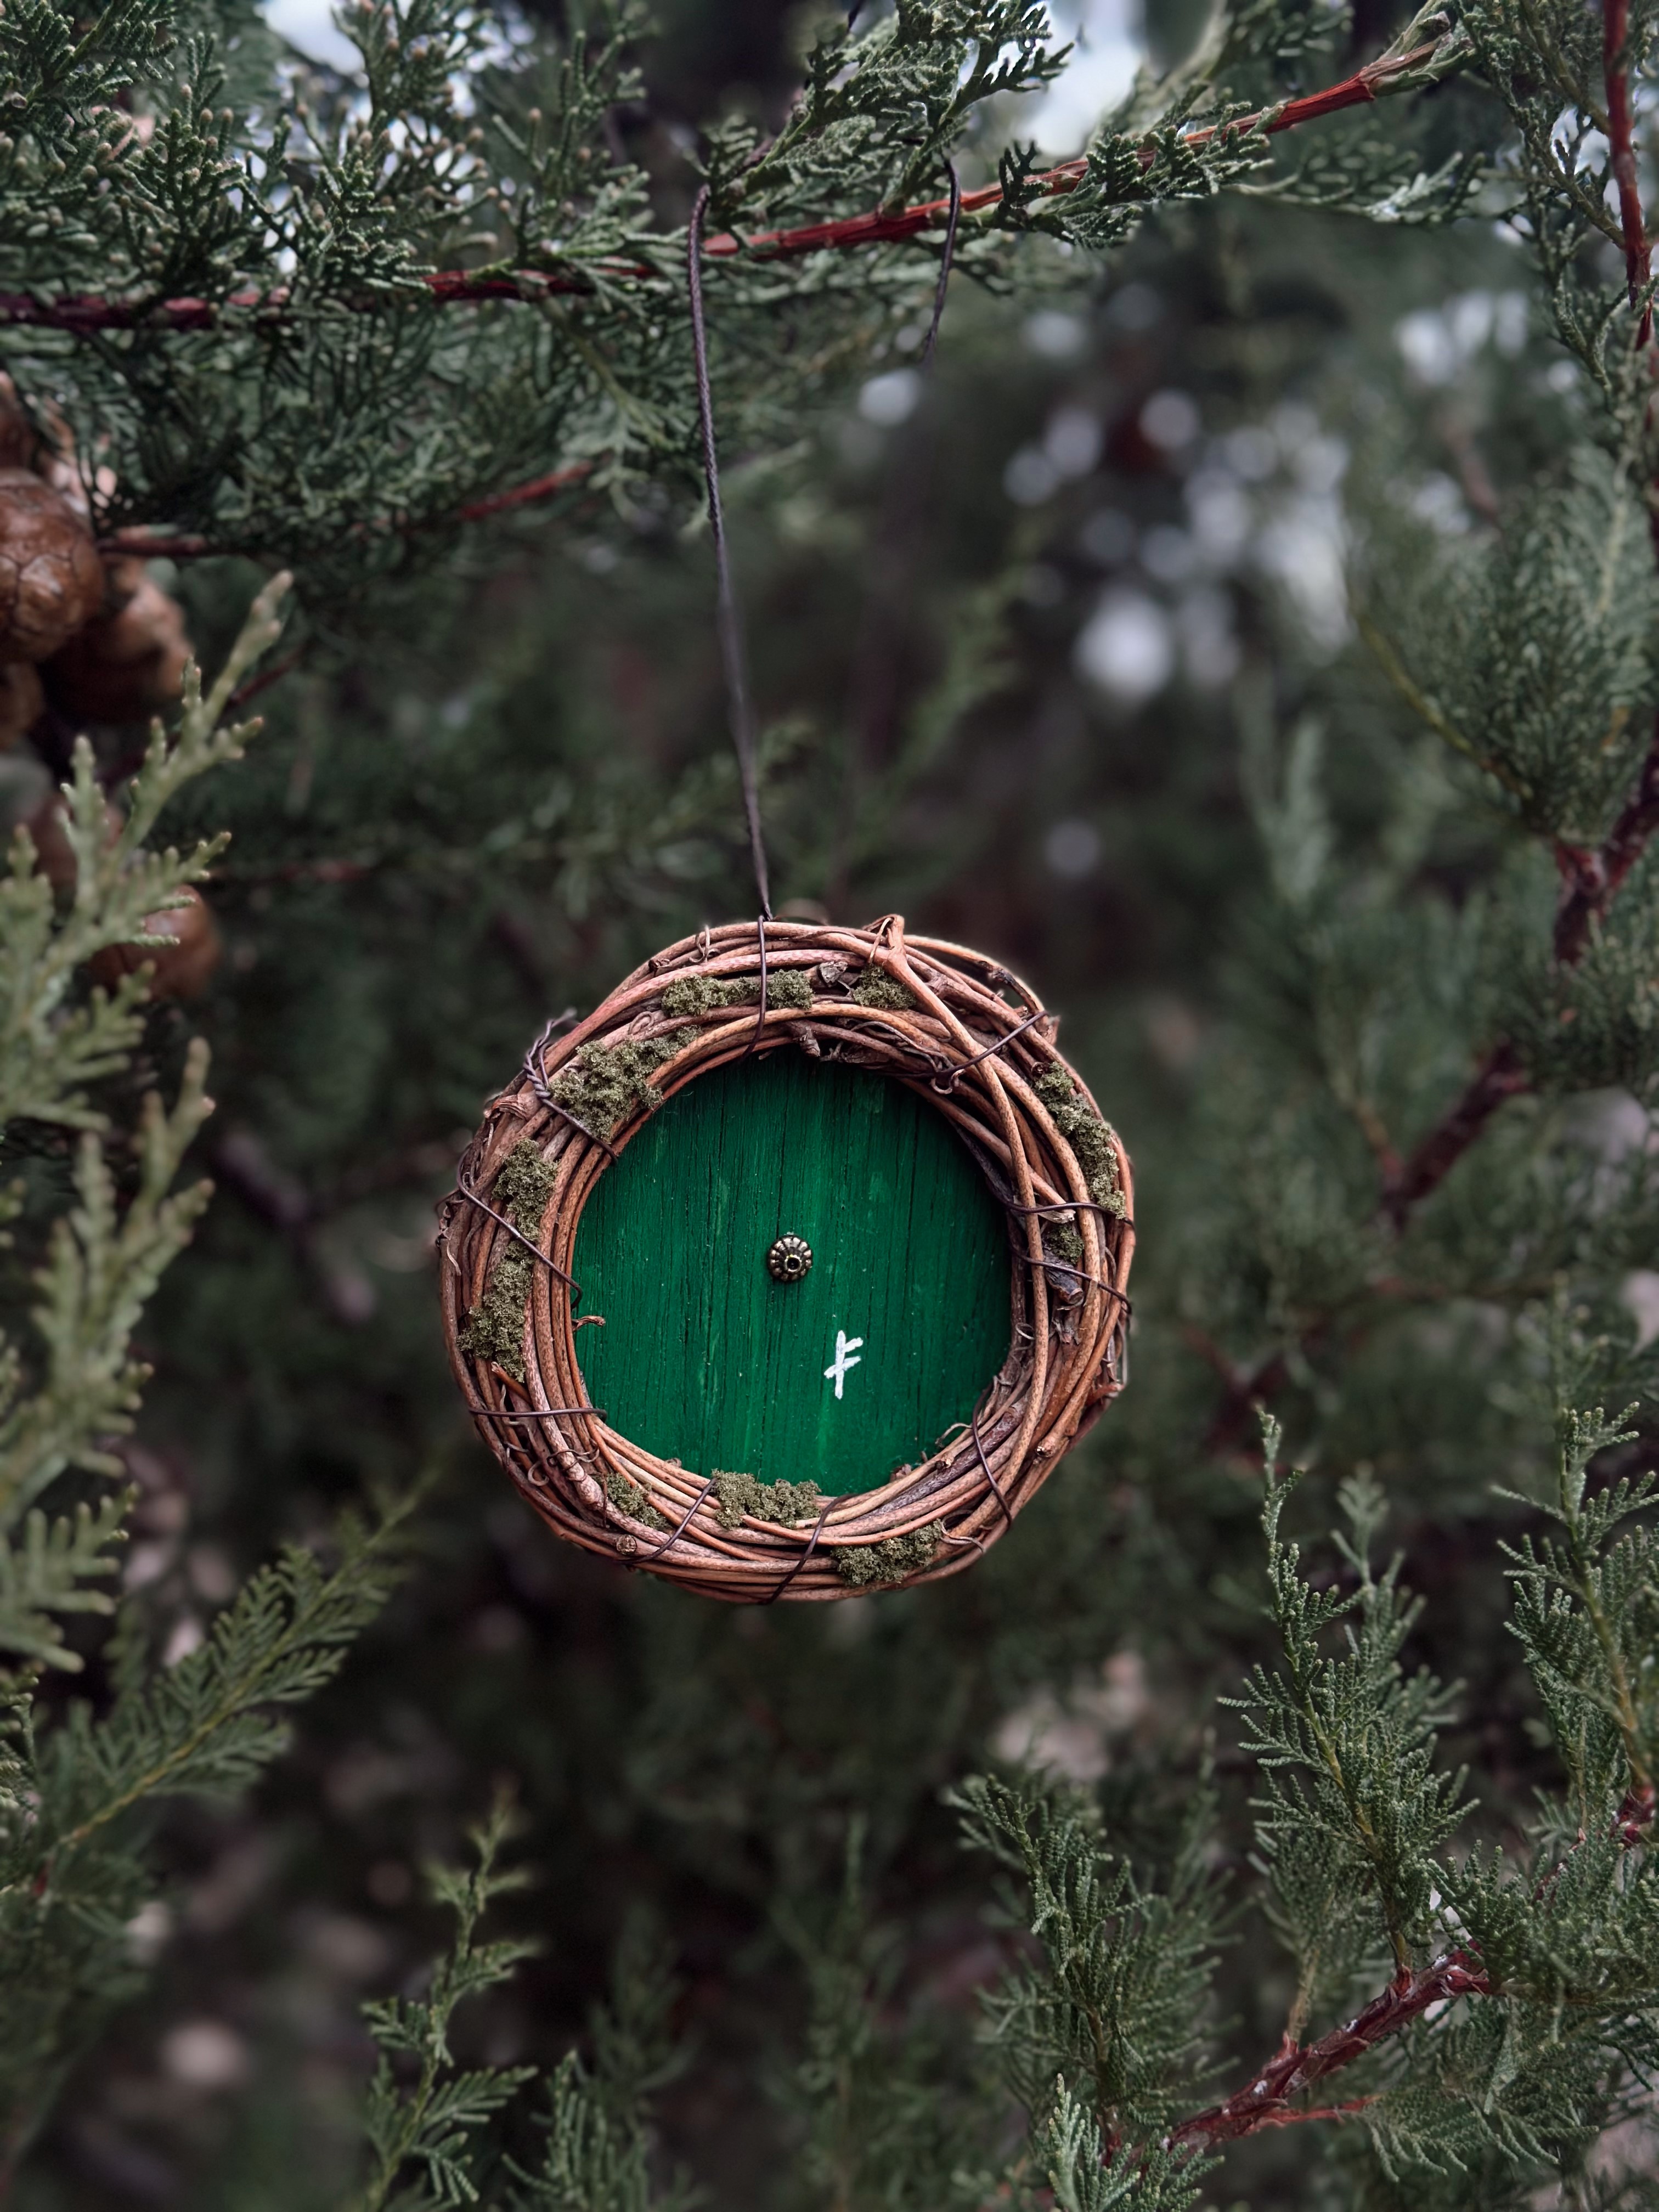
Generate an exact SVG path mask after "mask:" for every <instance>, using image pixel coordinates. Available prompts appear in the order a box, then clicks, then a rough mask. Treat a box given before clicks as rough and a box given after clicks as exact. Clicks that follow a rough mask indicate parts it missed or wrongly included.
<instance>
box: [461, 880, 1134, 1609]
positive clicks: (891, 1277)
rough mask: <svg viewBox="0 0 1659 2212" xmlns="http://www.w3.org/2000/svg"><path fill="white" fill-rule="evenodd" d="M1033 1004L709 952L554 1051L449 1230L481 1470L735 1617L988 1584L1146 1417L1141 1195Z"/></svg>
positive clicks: (1015, 989)
mask: <svg viewBox="0 0 1659 2212" xmlns="http://www.w3.org/2000/svg"><path fill="white" fill-rule="evenodd" d="M1056 1026H1057V1025H1056V1024H1055V1021H1054V1018H1053V1017H1052V1016H1051V1015H1049V1014H1048V1013H1047V1012H1045V1011H1044V1009H1043V1007H1042V1004H1041V1003H1040V1001H1039V1000H1037V999H1036V996H1035V994H1033V993H1032V992H1031V991H1030V989H1028V988H1027V987H1026V986H1025V985H1024V984H1023V983H1021V982H1019V981H1018V980H1017V979H1016V978H1015V977H1013V976H1012V975H1009V974H1008V973H1007V972H1006V969H1002V968H1000V967H999V966H998V965H997V964H996V963H994V962H993V961H991V960H988V959H987V958H985V957H983V956H981V954H979V953H976V952H972V951H966V950H964V949H963V947H961V946H958V945H947V944H943V943H939V942H938V941H936V940H934V939H927V938H916V939H907V937H906V935H905V933H904V925H903V922H902V919H901V918H900V917H899V916H897V915H890V916H888V917H887V918H886V919H885V920H884V921H879V922H878V923H876V924H874V925H873V926H872V927H869V928H865V929H855V928H838V927H829V926H823V927H820V926H817V925H815V924H806V923H793V922H782V921H763V922H760V923H755V922H737V923H732V924H730V925H728V926H727V927H723V928H720V929H713V930H705V931H703V932H702V933H701V934H700V935H699V936H696V937H693V938H687V939H683V940H682V941H681V942H680V943H679V944H678V945H671V946H670V947H669V948H668V949H667V950H666V951H663V952H659V953H658V954H657V955H656V956H655V957H653V959H652V960H650V961H648V962H647V963H646V965H645V966H644V967H642V968H640V969H635V972H634V974H633V975H630V976H629V977H628V978H627V980H626V981H624V982H623V983H622V984H621V985H619V986H618V987H617V989H616V990H615V991H614V992H613V993H612V994H611V996H610V998H608V999H607V1000H605V1003H604V1004H603V1005H602V1006H599V1008H598V1009H597V1011H596V1012H593V1013H592V1014H591V1015H590V1016H589V1017H588V1018H587V1019H586V1020H585V1021H583V1022H580V1023H579V1024H576V1025H575V1026H574V1028H570V1029H568V1030H564V1032H563V1033H562V1034H556V1030H557V1029H558V1025H557V1024H553V1025H550V1028H549V1030H547V1031H546V1032H544V1035H543V1036H542V1037H541V1038H540V1039H538V1042H537V1043H536V1044H535V1046H533V1047H532V1050H531V1052H530V1054H529V1055H528V1057H527V1058H526V1061H525V1064H524V1066H523V1068H522V1070H521V1072H520V1075H519V1076H518V1078H517V1079H516V1080H515V1081H514V1082H513V1084H511V1085H508V1087H507V1089H506V1090H504V1091H502V1092H501V1094H500V1096H499V1097H496V1098H495V1099H494V1100H493V1101H492V1102H491V1103H490V1105H489V1109H488V1110H487V1112H486V1115H485V1117H484V1121H483V1126H482V1127H480V1129H479V1130H478V1132H477V1135H476V1136H475V1137H474V1139H473V1140H472V1143H471V1146H469V1147H468V1149H467V1152H466V1153H465V1156H464V1158H463V1159H462V1161H461V1163H460V1167H459V1176H458V1182H457V1188H456V1189H455V1191H454V1192H453V1194H451V1196H450V1198H449V1199H448V1200H447V1201H446V1202H445V1206H444V1208H443V1210H442V1211H443V1225H442V1229H441V1236H440V1246H441V1256H442V1262H443V1264H442V1267H441V1278H442V1285H443V1311H444V1326H445V1332H446V1335H447V1340H448V1345H449V1351H450V1358H451V1361H452V1363H453V1368H454V1371H455V1375H456V1378H457V1380H458V1381H459V1384H460V1387H461V1389H462V1392H463V1394H464V1395H465V1398H466V1401H467V1403H468V1406H469V1407H470V1408H471V1412H472V1415H473V1418H474V1419H475V1421H476V1422H477V1426H478V1429H479V1431H480V1432H481V1434H482V1435H483V1437H484V1439H485V1441H486V1442H487V1443H489V1447H490V1449H491V1450H492V1451H493V1452H494V1453H495V1456H496V1457H497V1459H499V1460H500V1461H501V1464H502V1466H503V1467H504V1468H506V1469H507V1472H508V1474H510V1475H511V1476H512V1477H513V1480H514V1482H515V1483H516V1484H517V1486H518V1487H519V1489H520V1492H521V1493H522V1495H523V1496H524V1497H525V1498H527V1499H528V1500H529V1502H530V1503H531V1504H532V1505H533V1506H534V1507H535V1509H536V1510H537V1511H538V1513H539V1514H540V1515H541V1516H543V1518H544V1520H545V1521H546V1522H548V1523H549V1524H550V1527H552V1528H554V1529H555V1530H556V1532H557V1533H558V1534H560V1535H562V1536H565V1537H568V1538H569V1539H571V1540H572V1541H574V1542H576V1543H579V1544H581V1545H583V1546H585V1547H586V1548H587V1549H588V1550H590V1551H594V1552H599V1553H604V1554H605V1555H607V1556H610V1557H611V1558H616V1559H622V1560H623V1561H625V1562H626V1563H628V1564H629V1565H633V1566H639V1567H644V1568H647V1569H648V1570H649V1571H651V1572H653V1574H659V1575H662V1576H665V1577H668V1578H669V1579H670V1580H671V1581H675V1582H678V1583H684V1584H685V1585H686V1586H687V1587H689V1588H690V1589H697V1590H701V1591H702V1592H704V1593H705V1594H706V1595H709V1596H714V1597H719V1598H724V1599H726V1600H729V1601H733V1602H737V1603H750V1604H755V1603H769V1602H770V1601H773V1600H775V1599H778V1598H788V1599H808V1600H814V1601H823V1600H829V1599H835V1598H841V1597H847V1596H850V1595H856V1594H857V1593H859V1592H860V1591H864V1590H868V1589H873V1588H878V1587H883V1586H896V1585H898V1584H902V1583H918V1582H932V1581H937V1580H939V1579H940V1578H941V1577H944V1576H945V1575H949V1574H952V1573H955V1572H956V1571H958V1570H959V1569H960V1568H962V1567H964V1566H966V1565H969V1563H970V1562H971V1561H972V1560H974V1559H977V1558H979V1557H980V1556H981V1554H982V1553H984V1551H985V1550H986V1548H987V1546H988V1545H990V1544H992V1543H994V1541H996V1539H997V1538H998V1537H999V1536H1000V1534H1002V1533H1003V1531H1004V1530H1005V1529H1006V1528H1010V1527H1012V1522H1013V1518H1014V1516H1015V1515H1016V1514H1017V1513H1018V1511H1019V1510H1021V1508H1022V1507H1023V1506H1024V1505H1025V1504H1027V1503H1028V1502H1029V1501H1030V1498H1032V1497H1034V1496H1035V1495H1036V1492H1037V1490H1038V1489H1039V1488H1040V1487H1041V1486H1042V1483H1043V1481H1044V1480H1046V1479H1047V1477H1048V1474H1049V1473H1050V1471H1051V1470H1052V1469H1053V1468H1054V1466H1055V1465H1056V1463H1057V1462H1058V1461H1059V1460H1060V1456H1061V1455H1062V1454H1063V1453H1064V1452H1065V1451H1066V1449H1067V1447H1068V1446H1069V1445H1070V1444H1072V1443H1073V1442H1074V1441H1075V1440H1076V1438H1077V1437H1078V1436H1079V1434H1080V1433H1081V1432H1082V1431H1083V1430H1084V1429H1085V1428H1086V1427H1087V1426H1088V1425H1089V1424H1090V1422H1091V1420H1092V1419H1094V1418H1095V1416H1096V1415H1097V1413H1099V1412H1100V1410H1101V1409H1102V1407H1103V1406H1105V1405H1106V1404H1107V1403H1108V1401H1109V1400H1111V1399H1112V1398H1114V1397H1115V1395H1117V1393H1118V1391H1119V1390H1120V1389H1121V1388H1122V1385H1123V1381H1124V1365H1123V1360H1124V1346H1125V1340H1126V1334H1127V1320H1128V1301H1127V1281H1128V1273H1129V1263H1130V1259H1131V1256H1132V1255H1133V1249H1134V1226H1133V1215H1132V1197H1133V1186H1132V1183H1131V1180H1130V1170H1129V1162H1128V1158H1127V1154H1126V1153H1125V1152H1124V1150H1123V1147H1122V1145H1121V1143H1120V1141H1119V1139H1118V1138H1117V1136H1116V1133H1115V1131H1114V1130H1113V1129H1112V1128H1111V1127H1110V1126H1109V1123H1108V1122H1106V1121H1104V1120H1103V1118H1102V1116H1101V1115H1100V1113H1099V1110H1098V1109H1097V1107H1096V1105H1095V1103H1094V1101H1093V1099H1092V1098H1091V1096H1090V1094H1089V1092H1088V1091H1087V1089H1086V1088H1085V1085H1083V1084H1082V1082H1081V1081H1080V1080H1079V1078H1078V1076H1077V1075H1076V1073H1074V1071H1073V1069H1072V1068H1071V1067H1070V1066H1068V1065H1067V1063H1066V1060H1064V1059H1063V1058H1062V1057H1061V1055H1060V1053H1059V1051H1058V1050H1057V1049H1056V1048H1055V1044H1054V1032H1055V1029H1056Z"/></svg>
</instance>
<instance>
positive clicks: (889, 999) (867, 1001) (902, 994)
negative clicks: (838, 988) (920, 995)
mask: <svg viewBox="0 0 1659 2212" xmlns="http://www.w3.org/2000/svg"><path fill="white" fill-rule="evenodd" d="M851 995H852V997H853V998H854V1000H855V1001H856V1002H857V1004H858V1005H860V1006H872V1007H874V1008H875V1009H876V1010H877V1011H878V1012H883V1013H889V1014H908V1012H910V1011H911V1009H912V1008H913V1007H914V1006H915V1003H916V994H915V992H914V991H912V990H909V989H908V988H907V987H905V985H904V984H902V983H896V982H895V981H893V978H892V977H891V976H890V975H884V973H883V972H882V970H881V969H879V968H873V967H872V968H866V969H865V971H864V973H863V975H860V977H859V980H858V981H857V982H856V983H854V986H853V989H852V994H851Z"/></svg>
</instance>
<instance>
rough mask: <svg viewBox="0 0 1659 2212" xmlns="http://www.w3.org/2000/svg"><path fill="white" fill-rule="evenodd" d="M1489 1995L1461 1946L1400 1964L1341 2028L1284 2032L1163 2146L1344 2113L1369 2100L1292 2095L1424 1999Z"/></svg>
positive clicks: (1349, 2058) (1420, 2008) (1361, 2051)
mask: <svg viewBox="0 0 1659 2212" xmlns="http://www.w3.org/2000/svg"><path fill="white" fill-rule="evenodd" d="M1491 1995H1492V1981H1491V1978H1490V1977H1489V1976H1488V1974H1487V1973H1486V1971H1485V1969H1484V1968H1483V1967H1482V1966H1480V1964H1479V1962H1478V1961H1477V1960H1474V1959H1473V1958H1471V1957H1470V1956H1469V1954H1468V1953H1467V1952H1464V1951H1453V1952H1450V1953H1449V1954H1448V1955H1447V1956H1446V1957H1444V1958H1443V1959H1437V1960H1435V1961H1434V1963H1433V1965H1432V1966H1424V1967H1421V1968H1419V1970H1417V1971H1416V1972H1413V1970H1412V1969H1411V1968H1409V1967H1402V1968H1401V1971H1400V1972H1398V1973H1397V1974H1396V1975H1395V1978H1394V1979H1393V1980H1392V1981H1391V1982H1390V1983H1389V1986H1388V1987H1387V1989H1386V1990H1383V1993H1382V1994H1381V1996H1375V1997H1373V1998H1372V1999H1371V2001H1370V2003H1369V2004H1368V2005H1367V2006H1366V2007H1365V2008H1364V2010H1363V2011H1361V2012H1358V2013H1356V2015H1354V2017H1353V2018H1352V2020H1351V2021H1348V2022H1347V2023H1346V2026H1345V2027H1334V2028H1333V2029H1332V2030H1331V2032H1330V2033H1329V2034H1328V2035H1322V2036H1321V2037H1320V2038H1319V2040H1318V2041H1317V2042H1316V2043H1306V2044H1299V2043H1296V2042H1293V2041H1291V2039H1289V2038H1288V2037H1287V2038H1286V2039H1285V2043H1284V2044H1283V2045H1281V2046H1280V2048H1279V2051H1278V2053H1277V2054H1276V2056H1275V2057H1273V2058H1272V2059H1271V2060H1270V2061H1269V2062H1268V2063H1267V2065H1266V2066H1264V2067H1262V2068H1261V2071H1260V2072H1259V2073H1258V2074H1257V2075H1255V2078H1254V2079H1253V2080H1252V2081H1250V2083H1249V2086H1248V2087H1245V2088H1243V2089H1238V2090H1235V2092H1234V2093H1233V2094H1232V2095H1231V2097H1229V2098H1228V2099H1227V2100H1226V2102H1225V2104H1221V2105H1212V2106H1211V2107H1210V2109H1209V2110H1208V2111H1207V2112H1198V2113H1195V2114H1194V2117H1193V2118H1191V2119H1189V2120H1182V2122H1181V2124H1179V2126H1177V2127H1175V2128H1172V2129H1171V2130H1170V2133H1169V2134H1168V2135H1167V2136H1165V2137H1164V2142H1165V2145H1166V2146H1167V2147H1170V2148H1174V2147H1175V2146H1176V2145H1179V2144H1188V2143H1190V2144H1198V2143H1206V2144H1210V2143H1222V2142H1237V2139H1238V2138H1239V2137H1240V2136H1250V2135H1256V2134H1259V2133H1260V2132H1261V2130H1262V2129H1263V2128H1282V2127H1288V2126H1293V2125H1295V2124H1297V2123H1298V2122H1300V2121H1303V2120H1312V2119H1341V2118H1346V2117H1347V2116H1348V2114H1350V2113H1351V2112H1358V2111H1360V2110H1361V2109H1362V2108H1363V2106H1364V2105H1365V2104H1366V2103H1368V2102H1369V2101H1370V2100H1369V2099H1365V2098H1359V2099H1357V2100H1354V2102H1352V2104H1347V2105H1334V2106H1326V2107H1325V2108H1323V2109H1322V2110H1320V2111H1317V2112H1304V2111H1297V2110H1296V2109H1294V2108H1293V2107H1292V2106H1291V2099H1292V2098H1293V2097H1296V2096H1297V2095H1299V2094H1300V2093H1301V2092H1302V2091H1303V2090H1304V2089H1309V2088H1311V2087H1313V2085H1314V2083H1315V2082H1316V2081H1323V2080H1324V2079H1325V2078H1326V2076H1327V2075H1331V2074H1334V2073H1336V2072H1337V2070H1338V2069H1340V2068H1341V2067H1344V2066H1348V2065H1352V2063H1353V2061H1354V2060H1355V2059H1356V2058H1364V2057H1365V2056H1366V2055H1367V2054H1368V2053H1369V2052H1370V2051H1375V2050H1376V2046H1377V2045H1378V2044H1380V2043H1384V2042H1386V2041H1387V2040H1388V2039H1389V2037H1390V2036H1391V2035H1397V2034H1398V2033H1400V2031H1401V2028H1403V2027H1409V2026H1410V2025H1411V2023H1412V2021H1414V2020H1418V2019H1420V2018H1421V2017H1422V2015H1423V2014H1425V2012H1427V2011H1428V2010H1429V2008H1430V2007H1431V2006H1432V2005H1437V2004H1444V2003H1446V2002H1449V2001H1450V1999H1452V1998H1453V1997H1462V1996H1491Z"/></svg>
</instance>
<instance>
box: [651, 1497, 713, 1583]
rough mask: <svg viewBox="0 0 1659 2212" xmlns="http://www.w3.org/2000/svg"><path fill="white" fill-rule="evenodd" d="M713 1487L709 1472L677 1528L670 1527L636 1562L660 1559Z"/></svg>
mask: <svg viewBox="0 0 1659 2212" xmlns="http://www.w3.org/2000/svg"><path fill="white" fill-rule="evenodd" d="M713 1488H714V1476H713V1475H712V1474H711V1475H710V1476H709V1478H708V1481H707V1482H705V1483H704V1485H703V1486H702V1489H701V1490H700V1491H699V1492H697V1494H696V1497H695V1498H693V1499H692V1500H691V1503H690V1504H689V1505H688V1506H687V1507H686V1509H685V1518H684V1520H683V1521H682V1522H680V1525H679V1527H678V1528H674V1529H671V1530H670V1532H669V1534H667V1535H666V1536H665V1537H664V1538H663V1540H662V1541H661V1543H660V1544H659V1545H658V1547H657V1548H656V1550H655V1551H654V1552H647V1553H646V1555H645V1558H644V1559H641V1560H639V1561H638V1562H637V1564H638V1565H640V1566H642V1567H643V1566H645V1565H648V1564H649V1562H650V1561H651V1560H653V1559H661V1557H662V1555H663V1553H665V1551H666V1550H667V1549H668V1547H669V1546H670V1545H671V1544H678V1541H679V1540H680V1538H681V1537H682V1536H683V1535H684V1534H685V1532H686V1530H687V1529H688V1528H690V1526H691V1516H693V1514H694V1513H696V1510H697V1508H698V1506H700V1505H701V1504H702V1501H703V1499H704V1498H707V1497H708V1493H709V1492H710V1491H711V1490H712V1489H713Z"/></svg>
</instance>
